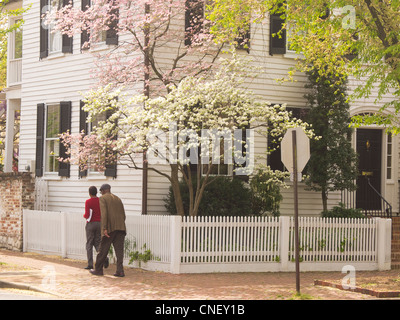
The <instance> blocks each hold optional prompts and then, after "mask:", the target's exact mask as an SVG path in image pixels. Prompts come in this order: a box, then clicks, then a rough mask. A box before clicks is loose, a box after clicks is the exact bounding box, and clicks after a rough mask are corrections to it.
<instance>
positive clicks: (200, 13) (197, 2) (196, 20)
mask: <svg viewBox="0 0 400 320" xmlns="http://www.w3.org/2000/svg"><path fill="white" fill-rule="evenodd" d="M185 8H186V9H185V46H190V45H191V44H192V36H193V35H194V34H196V33H199V32H201V30H202V26H203V17H204V0H187V1H186V3H185Z"/></svg>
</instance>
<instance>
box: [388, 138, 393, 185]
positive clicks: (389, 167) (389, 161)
mask: <svg viewBox="0 0 400 320" xmlns="http://www.w3.org/2000/svg"><path fill="white" fill-rule="evenodd" d="M392 139H393V138H392V134H391V133H389V134H388V135H387V145H386V150H387V152H386V154H387V155H386V179H388V180H391V179H392V160H393V158H392V146H393V143H392Z"/></svg>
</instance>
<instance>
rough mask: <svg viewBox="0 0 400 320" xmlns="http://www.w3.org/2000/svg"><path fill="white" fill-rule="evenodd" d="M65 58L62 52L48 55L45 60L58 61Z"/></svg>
mask: <svg viewBox="0 0 400 320" xmlns="http://www.w3.org/2000/svg"><path fill="white" fill-rule="evenodd" d="M62 57H65V53H62V52H57V53H50V54H49V55H48V56H47V58H46V60H53V59H58V58H62Z"/></svg>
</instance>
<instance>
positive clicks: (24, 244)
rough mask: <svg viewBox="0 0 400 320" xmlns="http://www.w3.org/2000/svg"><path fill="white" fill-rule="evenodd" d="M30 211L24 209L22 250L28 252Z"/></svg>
mask: <svg viewBox="0 0 400 320" xmlns="http://www.w3.org/2000/svg"><path fill="white" fill-rule="evenodd" d="M27 215H28V211H27V209H22V252H26V250H27V248H28V217H27Z"/></svg>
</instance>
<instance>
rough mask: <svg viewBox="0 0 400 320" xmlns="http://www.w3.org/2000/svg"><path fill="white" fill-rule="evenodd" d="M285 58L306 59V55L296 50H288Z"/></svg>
mask: <svg viewBox="0 0 400 320" xmlns="http://www.w3.org/2000/svg"><path fill="white" fill-rule="evenodd" d="M283 57H284V58H287V59H304V56H303V55H302V54H300V53H296V52H294V51H287V52H286V53H285V54H284V55H283Z"/></svg>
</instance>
